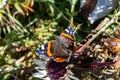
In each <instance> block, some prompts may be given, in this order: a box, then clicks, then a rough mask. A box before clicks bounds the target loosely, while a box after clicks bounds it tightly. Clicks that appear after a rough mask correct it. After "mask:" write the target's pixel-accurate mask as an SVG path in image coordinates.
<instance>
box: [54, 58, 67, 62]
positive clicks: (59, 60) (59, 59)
mask: <svg viewBox="0 0 120 80" xmlns="http://www.w3.org/2000/svg"><path fill="white" fill-rule="evenodd" d="M54 60H55V61H56V62H64V61H65V60H66V59H65V58H55V59H54Z"/></svg>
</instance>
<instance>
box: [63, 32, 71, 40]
mask: <svg viewBox="0 0 120 80" xmlns="http://www.w3.org/2000/svg"><path fill="white" fill-rule="evenodd" d="M61 35H63V36H65V37H67V38H70V39H71V40H73V37H72V36H70V35H69V34H65V33H63V32H62V33H61Z"/></svg>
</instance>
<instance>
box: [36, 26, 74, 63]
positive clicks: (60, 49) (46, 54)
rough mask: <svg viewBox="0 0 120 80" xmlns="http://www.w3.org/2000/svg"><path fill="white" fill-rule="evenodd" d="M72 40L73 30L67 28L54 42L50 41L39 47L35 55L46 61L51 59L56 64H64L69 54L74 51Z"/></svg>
mask: <svg viewBox="0 0 120 80" xmlns="http://www.w3.org/2000/svg"><path fill="white" fill-rule="evenodd" d="M74 40H75V38H74V29H73V28H72V27H69V28H67V29H65V31H64V32H62V33H61V34H60V36H59V37H57V38H56V40H51V41H49V42H48V43H46V44H43V45H42V46H41V47H39V48H38V49H37V50H36V54H37V55H38V56H40V57H42V58H44V59H46V60H47V59H50V58H53V59H54V61H56V62H64V61H66V60H67V59H68V57H69V54H70V53H71V52H75V51H76V45H75V44H74Z"/></svg>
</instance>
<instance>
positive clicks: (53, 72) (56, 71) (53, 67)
mask: <svg viewBox="0 0 120 80" xmlns="http://www.w3.org/2000/svg"><path fill="white" fill-rule="evenodd" d="M66 66H67V62H61V63H58V62H55V61H54V60H53V59H51V60H50V61H48V63H47V65H46V68H47V72H48V76H49V77H50V78H51V79H53V80H58V79H59V78H61V77H63V76H64V75H65V73H66V72H67V69H66Z"/></svg>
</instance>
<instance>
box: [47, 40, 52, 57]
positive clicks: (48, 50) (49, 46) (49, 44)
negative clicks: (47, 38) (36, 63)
mask: <svg viewBox="0 0 120 80" xmlns="http://www.w3.org/2000/svg"><path fill="white" fill-rule="evenodd" d="M50 48H51V42H48V47H47V55H48V56H49V57H51V56H52V53H51V51H50Z"/></svg>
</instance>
